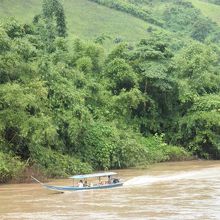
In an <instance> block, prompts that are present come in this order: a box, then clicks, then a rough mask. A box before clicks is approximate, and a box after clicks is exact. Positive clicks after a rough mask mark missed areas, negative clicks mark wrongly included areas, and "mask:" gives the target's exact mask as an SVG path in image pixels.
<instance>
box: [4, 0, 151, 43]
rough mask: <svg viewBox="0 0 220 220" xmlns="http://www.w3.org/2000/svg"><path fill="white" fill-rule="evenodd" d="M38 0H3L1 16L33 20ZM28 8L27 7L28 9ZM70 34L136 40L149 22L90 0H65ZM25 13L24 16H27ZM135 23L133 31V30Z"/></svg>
mask: <svg viewBox="0 0 220 220" xmlns="http://www.w3.org/2000/svg"><path fill="white" fill-rule="evenodd" d="M41 2H42V1H39V0H28V1H26V0H8V1H0V17H1V18H4V17H7V16H13V17H16V19H17V20H19V21H21V22H28V23H29V22H31V21H32V19H33V17H34V15H36V14H39V12H40V10H41ZM27 8H28V10H26V9H27ZM64 8H65V13H66V17H67V26H68V32H69V35H74V36H77V37H80V38H84V39H94V38H96V37H98V36H100V35H103V34H104V35H107V36H110V37H111V39H110V40H111V41H114V40H115V39H116V38H121V39H126V40H128V41H134V39H135V41H136V40H139V39H141V38H144V37H146V35H147V31H146V30H147V28H148V26H149V25H148V24H147V23H146V22H144V21H142V20H140V19H138V18H135V17H133V16H132V15H129V14H125V13H123V12H119V11H116V10H114V9H109V8H107V7H104V6H101V5H98V4H96V3H93V2H90V1H88V0H80V1H79V0H67V1H64ZM24 13H25V16H24ZM131 27H132V31H131Z"/></svg>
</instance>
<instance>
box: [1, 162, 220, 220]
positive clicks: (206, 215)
mask: <svg viewBox="0 0 220 220" xmlns="http://www.w3.org/2000/svg"><path fill="white" fill-rule="evenodd" d="M117 172H118V173H119V174H120V177H121V178H122V179H123V180H124V181H125V185H124V186H123V187H120V188H115V189H108V190H104V189H103V190H94V191H82V192H72V193H63V194H60V193H54V192H52V191H47V190H45V189H43V188H41V186H40V185H39V184H35V183H33V184H9V185H0V219H1V220H4V219H13V220H14V219H15V220H16V219H19V220H21V219H22V220H24V219H34V220H35V219H46V220H52V219H53V220H56V219H57V220H64V219H74V220H75V219H80V220H85V219H86V220H87V219H97V220H99V219H107V220H108V219H114V220H115V219H122V220H127V219H128V220H129V219H140V220H142V219H144V220H145V219H152V220H154V219H158V220H160V219H169V220H173V219H175V220H176V219H184V220H185V219H189V220H191V219H216V220H217V219H220V161H188V162H172V163H161V164H156V165H152V166H150V167H149V168H148V169H127V170H119V171H117ZM50 183H51V184H56V185H63V184H65V185H66V184H71V180H56V181H52V182H50Z"/></svg>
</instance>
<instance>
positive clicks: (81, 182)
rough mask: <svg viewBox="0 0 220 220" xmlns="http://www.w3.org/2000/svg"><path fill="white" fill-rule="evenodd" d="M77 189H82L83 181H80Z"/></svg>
mask: <svg viewBox="0 0 220 220" xmlns="http://www.w3.org/2000/svg"><path fill="white" fill-rule="evenodd" d="M78 187H80V188H82V187H83V181H82V180H80V181H79V182H78Z"/></svg>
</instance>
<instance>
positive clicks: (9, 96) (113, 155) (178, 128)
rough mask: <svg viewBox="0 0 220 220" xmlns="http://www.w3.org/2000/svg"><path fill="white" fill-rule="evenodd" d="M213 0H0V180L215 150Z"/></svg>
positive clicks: (219, 138) (218, 134)
mask: <svg viewBox="0 0 220 220" xmlns="http://www.w3.org/2000/svg"><path fill="white" fill-rule="evenodd" d="M214 1H215V3H216V1H218V0H213V1H212V0H209V1H208V0H207V1H205V0H204V1H194V2H193V4H192V3H191V2H189V1H185V0H181V1H180V0H167V1H164V0H155V1H152V0H80V1H79V0H65V1H62V0H44V1H42V2H41V1H40V2H39V1H37V0H31V1H25V0H17V1H15V0H8V1H6V0H3V1H0V15H1V18H2V19H1V23H0V25H1V27H0V183H4V182H8V181H11V180H13V179H15V180H17V181H23V180H24V179H25V175H26V176H27V175H28V174H30V173H33V174H34V175H35V174H37V175H41V176H48V177H62V176H63V177H64V176H67V175H73V174H76V173H87V172H91V171H92V170H108V169H118V168H120V169H122V168H130V167H137V166H139V167H140V166H141V167H143V166H147V165H149V164H151V163H157V162H164V161H178V160H185V159H190V158H192V156H196V157H198V158H204V159H220V148H219V146H220V111H219V109H220V87H219V85H220V62H219V60H220V47H219V44H220V38H219V36H220V27H219V25H218V24H217V23H215V22H214V21H213V20H214V18H215V19H216V18H217V16H216V15H217V13H216V14H215V13H211V8H210V9H209V10H205V9H208V6H210V7H212V9H215V8H218V7H219V5H217V4H211V2H214ZM63 3H64V5H63ZM41 4H42V6H41ZM206 5H207V6H206ZM199 7H200V8H201V10H199V9H198V8H199ZM12 15H13V16H14V18H15V19H4V18H6V17H8V16H12ZM36 15H37V16H36ZM206 15H207V16H209V17H207V16H206ZM211 16H213V18H211ZM33 17H34V19H33ZM17 20H18V21H19V22H17ZM32 21H33V22H32ZM106 39H107V40H106ZM103 42H104V44H103ZM124 42H132V44H129V43H124Z"/></svg>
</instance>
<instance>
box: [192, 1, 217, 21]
mask: <svg viewBox="0 0 220 220" xmlns="http://www.w3.org/2000/svg"><path fill="white" fill-rule="evenodd" d="M191 2H192V3H193V5H194V6H195V7H196V8H198V9H200V10H201V12H202V13H203V14H204V15H205V16H207V17H209V18H210V19H212V20H213V21H215V22H216V23H217V24H219V25H220V6H219V5H215V4H211V3H208V2H203V1H200V0H191Z"/></svg>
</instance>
